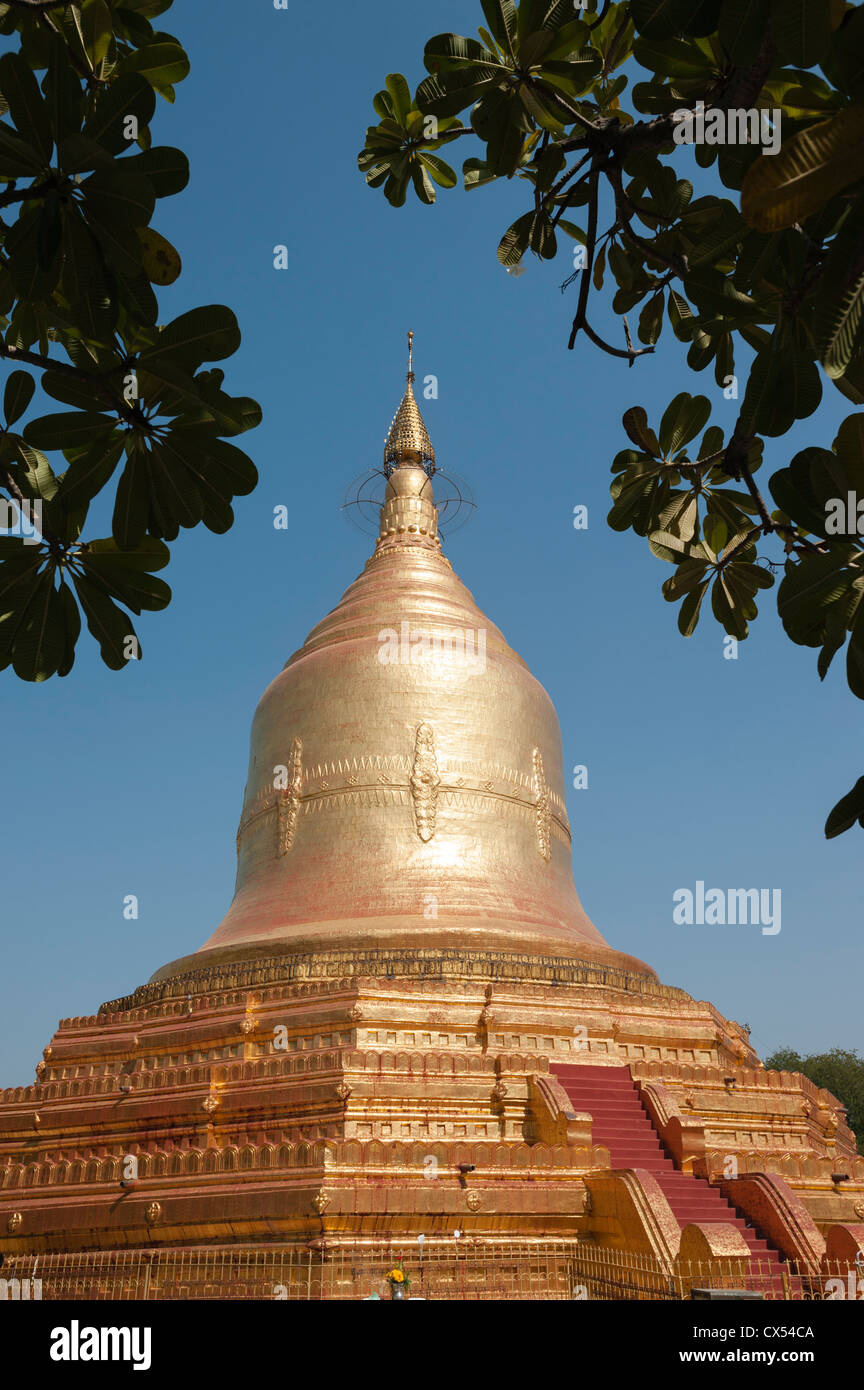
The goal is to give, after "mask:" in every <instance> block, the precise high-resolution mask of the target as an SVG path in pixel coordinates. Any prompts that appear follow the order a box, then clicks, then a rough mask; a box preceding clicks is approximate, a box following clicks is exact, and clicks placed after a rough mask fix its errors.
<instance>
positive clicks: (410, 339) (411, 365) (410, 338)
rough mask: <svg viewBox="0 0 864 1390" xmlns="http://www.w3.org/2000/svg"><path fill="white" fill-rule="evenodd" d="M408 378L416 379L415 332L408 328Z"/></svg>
mask: <svg viewBox="0 0 864 1390" xmlns="http://www.w3.org/2000/svg"><path fill="white" fill-rule="evenodd" d="M408 380H409V381H413V380H414V334H413V332H412V330H411V329H410V328H409V330H408Z"/></svg>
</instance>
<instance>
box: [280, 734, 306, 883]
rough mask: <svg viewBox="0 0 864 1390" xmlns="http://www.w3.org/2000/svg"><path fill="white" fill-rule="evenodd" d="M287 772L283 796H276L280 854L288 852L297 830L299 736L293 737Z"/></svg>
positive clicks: (300, 768)
mask: <svg viewBox="0 0 864 1390" xmlns="http://www.w3.org/2000/svg"><path fill="white" fill-rule="evenodd" d="M288 773H289V777H290V781H289V784H288V788H287V791H286V792H285V794H284V795H283V796H277V805H278V808H279V819H278V836H279V854H280V856H281V855H283V854H287V853H288V851H289V849H290V848H291V846H292V845H293V843H294V835H295V833H296V830H297V812H298V810H299V809H300V793H301V789H302V786H303V743H302V740H301V739H299V738H295V739H294V740H293V742H292V744H291V758H290V761H289V764H288Z"/></svg>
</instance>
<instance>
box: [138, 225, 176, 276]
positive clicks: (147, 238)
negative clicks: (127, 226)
mask: <svg viewBox="0 0 864 1390" xmlns="http://www.w3.org/2000/svg"><path fill="white" fill-rule="evenodd" d="M136 231H137V233H138V240H139V242H140V243H141V263H142V265H143V266H144V270H145V272H146V275H147V279H148V280H149V281H150V283H151V284H153V285H173V283H174V281H175V280H176V279H177V277H178V275H179V274H180V271H181V270H182V268H183V266H182V262H181V260H180V256H179V254H178V252H177V251H175V249H174V247H173V246H172V245H171V243H170V241H168V239H167V238H166V237H164V236H162V234H161V233H160V232H157V231H154V229H153V228H152V227H138V228H136Z"/></svg>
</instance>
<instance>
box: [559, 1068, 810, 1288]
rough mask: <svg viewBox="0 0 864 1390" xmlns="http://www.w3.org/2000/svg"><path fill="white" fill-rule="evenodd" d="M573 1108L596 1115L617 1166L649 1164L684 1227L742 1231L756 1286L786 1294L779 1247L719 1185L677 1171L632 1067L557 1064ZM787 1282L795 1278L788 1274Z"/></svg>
mask: <svg viewBox="0 0 864 1390" xmlns="http://www.w3.org/2000/svg"><path fill="white" fill-rule="evenodd" d="M554 1075H555V1076H556V1077H557V1078H558V1080H559V1081H560V1082H561V1084H562V1086H563V1087H564V1090H565V1091H566V1092H567V1095H568V1096H569V1098H570V1103H571V1105H572V1106H573V1109H574V1110H583V1111H587V1112H588V1114H590V1115H591V1116H593V1120H594V1124H593V1127H592V1139H593V1142H594V1143H595V1144H602V1145H603V1147H604V1148H607V1149H608V1150H609V1156H610V1158H611V1160H612V1167H613V1168H645V1169H647V1171H648V1172H649V1173H650V1174H651V1176H652V1177H653V1178H655V1179H656V1181H657V1183H658V1184H659V1186H660V1189H661V1191H662V1193H663V1196H664V1197H665V1198H666V1200H667V1202H668V1203H669V1205H670V1207H671V1208H672V1211H673V1213H674V1215H675V1217H676V1219H677V1221H678V1224H679V1225H680V1226H681V1227H682V1228H683V1227H684V1226H687V1225H688V1224H689V1223H690V1222H691V1221H692V1222H699V1223H700V1224H702V1223H704V1222H714V1221H722V1222H725V1223H726V1224H727V1225H729V1226H735V1227H736V1229H737V1230H739V1231H740V1232H741V1234H742V1236H743V1237H744V1239H745V1240H746V1242H747V1244H748V1245H749V1247H750V1252H751V1255H752V1256H754V1257H755V1258H756V1260H757V1261H758V1265H757V1266H756V1267H755V1268H754V1270H753V1273H754V1274H755V1271H756V1269H758V1271H759V1275H760V1277H759V1280H758V1284H757V1285H756V1286H757V1287H759V1288H762V1289H764V1291H765V1293H766V1296H767V1297H769V1298H771V1297H774V1298H782V1297H783V1277H782V1272H783V1268H784V1260H783V1257H782V1255H781V1254H780V1252H779V1251H778V1250H777V1247H776V1246H774V1245H772V1244H771V1242H770V1241H768V1240H765V1239H764V1238H763V1236H762V1235H761V1232H759V1231H758V1230H757V1229H756V1227H755V1226H752V1225H751V1224H750V1222H748V1221H746V1220H745V1219H744V1218H743V1217H742V1216H739V1214H738V1212H737V1211H736V1209H735V1207H733V1206H732V1203H731V1202H730V1201H729V1200H728V1198H726V1197H724V1196H723V1193H722V1192H721V1191H720V1189H719V1188H718V1187H712V1186H711V1184H710V1183H709V1182H708V1181H707V1179H705V1178H695V1177H693V1176H692V1175H691V1174H690V1173H682V1172H681V1171H680V1170H678V1169H676V1167H675V1165H674V1163H673V1162H672V1159H671V1158H669V1157H668V1155H667V1154H666V1151H665V1150H664V1148H663V1145H662V1144H661V1142H660V1136H659V1135H658V1133H657V1131H656V1129H655V1128H654V1126H653V1124H652V1123H651V1119H650V1116H649V1114H648V1112H647V1110H646V1109H645V1106H644V1105H643V1104H642V1101H641V1099H640V1096H639V1092H638V1091H637V1089H636V1083H635V1082H634V1081H633V1078H632V1077H631V1075H630V1069H629V1067H592V1066H570V1067H568V1066H556V1067H555V1069H554ZM787 1282H788V1283H790V1284H791V1283H792V1282H794V1280H793V1277H792V1276H790V1275H788V1274H787Z"/></svg>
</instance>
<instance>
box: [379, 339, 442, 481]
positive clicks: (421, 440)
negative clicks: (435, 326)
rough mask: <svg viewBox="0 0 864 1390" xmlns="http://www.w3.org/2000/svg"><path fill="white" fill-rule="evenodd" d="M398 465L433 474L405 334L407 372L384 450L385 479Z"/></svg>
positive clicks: (410, 347) (411, 341) (411, 352)
mask: <svg viewBox="0 0 864 1390" xmlns="http://www.w3.org/2000/svg"><path fill="white" fill-rule="evenodd" d="M401 464H415V465H419V466H420V467H421V468H423V469H425V471H426V473H427V474H429V475H430V476H431V474H432V473H434V472H435V450H434V449H433V448H432V441H431V439H430V438H429V431H428V430H427V429H426V426H425V424H424V423H423V416H422V415H421V414H420V407H419V406H418V404H417V401H416V400H415V398H414V334H413V332H410V331H409V333H408V372H407V375H406V379H405V394H404V396H403V397H402V401H401V404H400V406H399V409H398V410H397V411H396V414H395V415H394V416H393V423H392V424H391V426H390V431H389V433H388V435H387V443H386V444H385V446H384V471H385V472H386V473H387V474H388V475H389V474H390V473H391V472H392V470H393V469H394V468H398V467H399V466H400V465H401Z"/></svg>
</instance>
